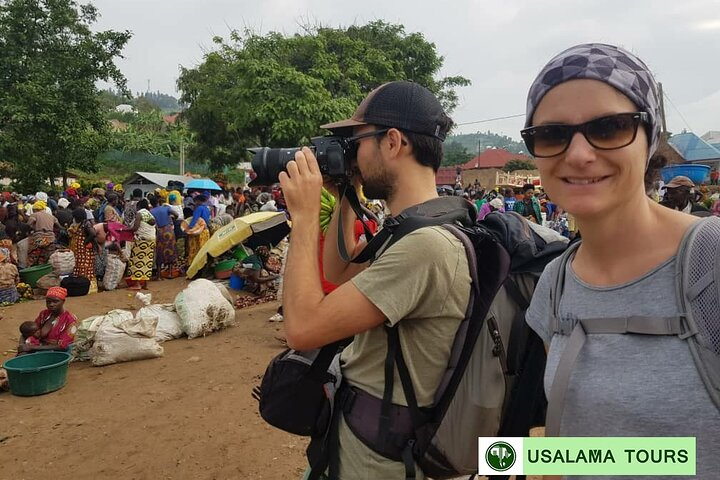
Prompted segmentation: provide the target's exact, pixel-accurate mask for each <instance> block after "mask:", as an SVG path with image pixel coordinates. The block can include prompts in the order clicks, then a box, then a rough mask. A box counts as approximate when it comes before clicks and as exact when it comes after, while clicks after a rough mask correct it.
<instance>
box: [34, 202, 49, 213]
mask: <svg viewBox="0 0 720 480" xmlns="http://www.w3.org/2000/svg"><path fill="white" fill-rule="evenodd" d="M46 208H47V203H45V202H43V201H42V200H38V201H37V202H35V203H33V206H32V209H33V210H37V211H41V210H45V209H46Z"/></svg>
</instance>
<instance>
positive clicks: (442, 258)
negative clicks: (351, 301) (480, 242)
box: [339, 227, 470, 480]
mask: <svg viewBox="0 0 720 480" xmlns="http://www.w3.org/2000/svg"><path fill="white" fill-rule="evenodd" d="M352 283H353V284H354V285H355V287H356V288H357V289H358V290H360V292H362V294H363V295H365V296H366V297H367V298H368V299H369V300H370V301H371V302H372V303H373V304H374V305H375V306H376V307H378V308H379V309H380V310H381V311H382V312H383V313H384V314H385V316H386V317H387V324H388V325H395V324H397V323H398V322H401V320H402V322H401V323H400V324H399V327H398V328H399V329H400V345H401V348H402V352H403V356H404V358H405V361H406V363H407V366H408V370H409V372H410V378H411V379H412V383H413V387H414V389H415V393H416V396H417V400H418V404H419V405H420V406H429V405H432V404H433V401H434V396H435V391H436V390H437V387H438V385H439V383H440V380H441V378H442V375H443V373H444V372H445V370H446V368H447V365H448V361H449V358H450V350H451V347H452V344H453V340H454V338H455V333H456V332H457V328H458V326H459V325H460V322H461V321H462V319H463V318H465V310H466V309H467V305H468V301H469V297H470V274H469V271H468V262H467V256H466V253H465V249H464V247H463V245H462V243H461V242H460V241H459V240H458V239H457V238H456V237H455V236H454V235H453V234H452V233H450V232H449V231H447V230H445V229H444V228H442V227H427V228H422V229H419V230H416V231H415V232H413V233H410V234H408V235H407V236H406V237H404V238H402V239H401V240H399V241H398V242H397V243H396V244H395V245H393V246H392V247H390V248H389V249H388V250H387V251H386V252H384V253H383V254H382V255H381V256H380V258H379V259H377V260H376V261H375V262H374V263H373V264H372V265H371V266H370V267H368V268H367V269H366V270H365V271H363V272H362V273H360V274H358V275H357V276H355V278H353V279H352ZM386 354H387V337H386V333H385V331H384V328H383V326H382V325H380V326H378V327H376V328H373V329H371V330H368V331H366V332H363V333H361V334H358V335H356V336H355V340H354V341H353V343H352V344H350V345H349V346H348V347H347V348H346V349H345V351H344V352H343V354H342V357H341V365H342V370H343V375H344V378H345V379H346V380H347V381H348V383H349V384H350V385H353V386H355V387H359V388H361V389H363V390H365V391H366V392H368V393H370V394H372V395H374V396H376V397H378V398H382V395H383V388H384V385H385V375H384V362H385V356H386ZM393 403H395V404H399V405H407V402H406V400H405V395H404V393H403V390H402V384H401V383H400V378H399V377H398V374H397V370H396V372H395V381H394V390H393ZM339 434H340V435H339V436H340V478H342V479H343V480H346V479H373V480H376V479H386V478H387V479H393V478H398V479H401V478H405V477H404V476H405V467H404V466H403V464H402V463H400V462H394V461H392V460H389V459H386V458H384V457H382V456H380V455H378V454H377V453H375V452H373V451H372V450H370V449H369V448H368V447H366V446H365V445H364V444H363V443H361V441H360V440H358V439H357V438H356V437H355V436H354V435H353V434H352V432H351V431H350V429H349V428H348V427H347V425H345V423H344V421H343V422H341V423H340V430H339ZM418 472H419V469H418ZM418 478H422V475H421V474H420V476H418Z"/></svg>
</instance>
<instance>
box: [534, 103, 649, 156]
mask: <svg viewBox="0 0 720 480" xmlns="http://www.w3.org/2000/svg"><path fill="white" fill-rule="evenodd" d="M649 120H650V116H649V115H648V114H647V113H646V112H630V113H617V114H615V115H608V116H606V117H601V118H596V119H594V120H590V121H589V122H585V123H581V124H579V125H565V124H549V125H539V126H537V127H528V128H525V129H523V130H521V131H520V135H521V136H522V138H523V140H524V141H525V145H526V146H527V148H528V151H529V152H530V154H531V155H532V156H533V157H537V158H546V157H554V156H556V155H560V154H562V153H564V152H565V151H566V150H567V149H568V147H569V146H570V142H571V141H572V138H573V136H574V135H575V133H577V132H580V133H582V134H583V136H584V137H585V139H586V140H587V141H588V143H589V144H590V145H592V146H593V147H595V148H597V149H598V150H616V149H618V148H623V147H627V146H628V145H630V144H631V143H633V142H634V141H635V137H637V130H638V126H640V123H641V122H642V123H646V124H647V123H649Z"/></svg>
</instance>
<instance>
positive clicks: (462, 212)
mask: <svg viewBox="0 0 720 480" xmlns="http://www.w3.org/2000/svg"><path fill="white" fill-rule="evenodd" d="M343 197H347V199H348V203H349V204H350V207H351V208H352V209H353V211H354V212H355V215H356V216H357V218H358V219H359V220H360V221H361V223H362V225H363V229H364V230H365V235H366V238H368V244H367V246H366V247H365V248H364V249H363V250H362V251H361V252H360V253H358V254H357V256H356V257H355V258H351V257H350V255H349V254H348V251H347V247H346V244H345V235H344V233H343V216H342V208H340V207H338V208H339V211H338V217H339V218H338V220H339V221H338V253H339V255H340V258H342V259H343V260H344V261H345V262H348V263H366V262H369V261H371V260H374V259H375V258H377V256H378V255H379V254H380V253H382V252H383V251H385V250H386V249H387V248H388V247H389V246H390V245H392V244H393V243H395V242H397V241H398V240H400V239H401V238H402V237H403V236H405V235H407V234H408V233H410V232H413V231H415V230H417V229H419V228H422V227H427V226H433V225H443V224H445V223H455V222H458V221H459V222H460V223H461V224H463V225H472V223H473V221H474V219H475V215H476V212H475V207H474V206H472V205H471V204H470V203H469V202H467V201H465V200H464V199H462V198H460V197H440V198H436V199H433V200H430V201H428V202H425V203H423V204H420V205H415V206H413V207H410V208H408V209H406V210H405V211H403V212H402V213H401V214H399V215H397V216H394V217H386V218H385V222H384V223H383V226H382V229H381V230H380V231H379V232H378V233H377V234H375V235H373V234H372V232H371V231H370V228H369V227H368V226H367V224H366V223H365V221H364V220H363V216H364V212H363V209H362V207H361V206H360V200H359V199H358V197H357V193H356V192H355V189H354V188H353V187H352V186H351V185H347V184H346V185H341V186H340V202H342V199H343Z"/></svg>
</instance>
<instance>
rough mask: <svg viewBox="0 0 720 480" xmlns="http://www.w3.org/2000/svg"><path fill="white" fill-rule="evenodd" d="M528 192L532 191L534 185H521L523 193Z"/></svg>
mask: <svg viewBox="0 0 720 480" xmlns="http://www.w3.org/2000/svg"><path fill="white" fill-rule="evenodd" d="M528 190H533V191H534V190H535V185H533V184H532V183H526V184H525V185H523V193H525V192H527V191H528Z"/></svg>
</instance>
